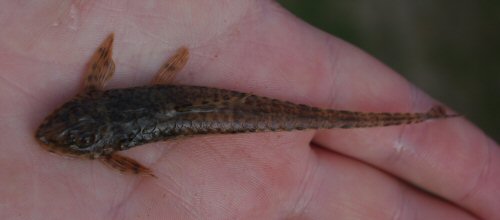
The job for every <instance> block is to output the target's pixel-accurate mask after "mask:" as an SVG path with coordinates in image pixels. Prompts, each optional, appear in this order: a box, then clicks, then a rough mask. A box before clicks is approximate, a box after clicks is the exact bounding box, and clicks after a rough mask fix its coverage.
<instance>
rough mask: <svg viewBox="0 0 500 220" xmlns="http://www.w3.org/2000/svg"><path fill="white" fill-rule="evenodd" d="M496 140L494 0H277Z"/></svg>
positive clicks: (498, 28) (499, 63) (498, 51)
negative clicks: (369, 55)
mask: <svg viewBox="0 0 500 220" xmlns="http://www.w3.org/2000/svg"><path fill="white" fill-rule="evenodd" d="M278 2H279V3H281V4H282V5H283V6H284V7H285V8H287V9H289V10H290V11H291V12H292V13H294V14H295V15H297V16H298V17H300V18H302V19H303V20H305V21H307V22H309V23H310V24H312V25H314V26H316V27H318V28H320V29H322V30H324V31H326V32H329V33H331V34H333V35H335V36H337V37H340V38H342V39H344V40H346V41H349V42H351V43H352V44H354V45H356V46H358V47H360V48H362V49H363V50H365V51H367V52H368V53H370V54H372V55H373V56H375V57H377V58H378V59H379V60H381V61H382V62H384V63H385V64H387V65H389V66H390V67H392V68H393V69H395V70H396V71H397V72H399V73H401V74H403V75H404V77H406V78H407V79H408V80H409V81H411V82H413V83H414V84H416V85H417V86H418V87H420V88H421V89H423V90H424V91H426V92H427V93H429V94H430V95H431V96H433V97H434V98H436V99H438V100H440V101H442V102H444V103H446V104H447V105H448V106H450V107H452V108H453V109H455V110H456V111H458V112H460V113H461V114H464V115H465V116H466V117H467V118H468V119H469V120H471V121H473V122H474V123H475V124H476V125H478V126H479V127H480V128H481V129H483V130H484V131H485V132H486V133H487V134H488V135H490V136H491V137H493V138H494V139H495V140H496V141H497V142H500V1H488V0H476V1H436V0H420V1H414V0H387V1H373V0H344V1H333V0H315V1H304V0H286V1H285V0H279V1H278Z"/></svg>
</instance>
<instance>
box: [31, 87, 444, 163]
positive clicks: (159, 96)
mask: <svg viewBox="0 0 500 220" xmlns="http://www.w3.org/2000/svg"><path fill="white" fill-rule="evenodd" d="M445 117H449V116H448V115H446V114H445V113H444V111H443V110H442V109H441V108H436V109H433V110H431V111H429V112H427V113H361V112H351V111H336V110H328V109H319V108H314V107H310V106H306V105H297V104H293V103H290V102H285V101H280V100H276V99H270V98H265V97H259V96H255V95H249V94H246V93H240V92H234V91H229V90H222V89H214V88H206V87H196V86H174V85H155V86H144V87H135V88H126V89H113V90H107V91H91V92H88V93H84V94H81V95H79V96H77V97H76V98H75V99H73V100H72V101H70V102H68V103H66V104H64V105H63V106H62V107H61V108H59V109H58V110H57V111H56V112H54V113H53V114H52V115H50V116H49V117H48V118H47V119H46V120H45V122H44V123H43V124H42V125H41V126H40V128H39V130H38V131H37V134H36V137H37V138H38V139H39V140H40V141H41V142H42V143H44V144H46V145H53V146H59V148H62V149H64V150H63V151H64V152H65V153H71V154H76V155H90V156H91V157H93V158H97V157H99V156H100V155H102V154H107V153H109V152H113V151H120V150H126V149H129V148H131V147H134V146H137V145H141V144H145V143H150V142H155V141H162V140H168V139H171V138H175V137H178V136H192V135H199V134H225V133H244V132H258V131H291V130H302V129H319V128H355V127H375V126H389V125H399V124H410V123H416V122H421V121H424V120H427V119H431V118H445Z"/></svg>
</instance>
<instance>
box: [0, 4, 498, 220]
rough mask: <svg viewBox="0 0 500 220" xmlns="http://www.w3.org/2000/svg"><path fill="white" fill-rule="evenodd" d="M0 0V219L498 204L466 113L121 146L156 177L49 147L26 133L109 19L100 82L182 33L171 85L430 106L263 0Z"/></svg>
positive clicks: (127, 80) (472, 208) (150, 63)
mask: <svg viewBox="0 0 500 220" xmlns="http://www.w3.org/2000/svg"><path fill="white" fill-rule="evenodd" d="M0 4H2V5H0V8H1V9H0V10H2V12H1V13H0V15H2V16H0V17H2V19H0V22H2V23H1V24H2V27H3V28H2V32H0V51H1V53H0V67H2V68H1V69H2V74H1V75H0V76H1V78H0V85H1V86H0V120H1V121H2V127H1V129H2V130H1V132H0V140H1V142H0V146H1V148H2V150H3V151H2V153H1V154H0V166H2V167H4V169H2V170H1V171H0V182H1V183H2V187H0V204H1V205H0V219H12V218H16V217H17V218H19V219H25V218H40V219H68V218H71V219H111V218H116V219H125V218H172V219H179V218H183V219H204V218H208V219H215V218H217V219H234V218H237V217H238V218H244V219H284V218H289V219H294V218H295V219H331V218H332V217H335V218H336V219H409V218H415V219H477V218H484V219H493V218H495V217H496V216H500V213H499V212H500V211H498V209H497V207H500V199H499V198H500V197H499V195H500V192H499V190H498V189H499V188H498V186H499V185H500V169H499V168H498V167H500V166H499V165H500V152H499V148H498V146H497V144H496V143H494V142H493V141H492V140H490V139H489V138H488V137H485V136H484V135H483V133H482V132H481V131H479V130H478V129H477V128H475V127H474V126H472V125H471V124H470V123H468V122H467V121H466V120H465V119H463V118H458V119H457V118H454V119H447V120H438V121H432V122H425V123H421V124H416V125H409V126H396V127H384V128H366V129H348V130H341V129H332V130H322V131H297V132H278V133H255V134H237V135H211V136H204V137H193V138H186V139H180V140H174V141H168V142H163V143H155V144H149V145H145V146H141V147H137V148H134V149H131V150H130V151H127V152H125V153H124V154H126V155H127V156H130V157H132V158H135V159H137V160H139V161H141V163H143V164H145V165H148V166H149V167H151V168H152V169H153V171H154V172H155V175H157V176H158V178H157V179H155V178H150V177H143V176H132V175H122V174H120V173H117V172H115V171H114V170H111V169H108V168H107V167H104V166H103V165H102V164H101V163H99V162H97V161H88V160H78V159H68V158H64V157H60V156H58V155H53V154H49V153H48V152H46V151H44V150H43V149H42V148H41V147H40V146H38V144H37V143H36V141H35V139H34V137H33V135H34V131H35V129H36V127H37V126H38V124H39V123H40V122H41V121H42V120H43V118H44V117H45V116H46V115H47V114H49V113H50V112H51V111H52V110H54V109H55V107H57V106H58V105H60V104H61V103H63V102H65V101H67V100H68V99H70V98H71V97H72V96H74V95H75V94H76V92H78V91H79V90H80V89H81V82H82V79H83V72H84V68H85V63H86V62H87V61H88V59H89V58H90V55H91V54H92V53H93V52H94V50H95V48H96V47H97V46H98V45H99V43H100V42H101V41H102V40H103V39H104V38H105V37H106V36H107V35H108V34H109V33H110V32H115V44H114V59H115V61H116V70H117V72H116V74H115V76H114V78H113V80H112V81H111V83H110V85H109V86H110V87H115V88H116V87H129V86H136V85H144V84H147V83H149V81H150V80H151V79H152V78H153V75H154V73H155V72H156V70H157V69H158V68H159V67H160V65H161V64H162V63H163V62H164V61H165V60H166V59H167V58H168V57H169V56H170V55H171V54H172V53H173V52H174V51H175V50H176V49H177V48H178V47H180V46H182V45H185V46H187V47H189V48H190V50H191V59H190V61H189V62H188V65H187V66H186V68H185V69H184V70H183V71H182V72H181V73H180V74H179V75H178V76H177V80H176V83H179V84H188V85H203V86H210V87H216V88H223V89H232V90H237V91H242V92H250V93H253V94H256V95H262V96H268V97H273V98H278V99H282V100H288V101H293V102H296V103H303V104H308V105H313V106H318V107H325V108H335V109H348V110H355V111H384V112H386V111H392V112H421V111H426V110H427V109H428V108H429V107H431V106H432V105H433V104H435V103H434V101H432V99H430V98H429V97H427V96H426V95H425V94H423V93H422V92H421V91H419V90H418V89H416V88H415V87H413V86H411V85H410V84H409V83H408V82H407V81H405V80H404V79H402V78H401V77H400V76H399V75H397V74H396V73H394V72H393V71H392V70H390V69H389V68H387V67H385V66H384V65H383V64H380V63H379V62H378V61H376V60H375V59H374V58H372V57H370V56H368V55H366V54H364V53H363V52H361V51H360V50H358V49H356V48H354V47H352V46H351V45H349V44H347V43H345V42H343V41H341V40H339V39H336V38H334V37H332V36H329V35H327V34H325V33H323V32H321V31H318V30H317V29H315V28H313V27H310V26H309V25H307V24H305V23H304V22H302V21H300V20H298V19H296V18H294V17H293V16H292V15H290V14H289V13H288V12H286V11H285V10H284V9H282V8H281V7H279V6H278V5H277V4H276V3H274V2H272V1H262V0H261V1H230V2H222V1H216V0H213V1H203V2H196V3H195V2H194V1H193V2H192V1H153V2H148V3H144V2H138V1H131V2H127V3H125V2H109V1H90V2H85V3H76V2H74V3H73V2H63V3H61V2H58V1H47V2H45V3H43V4H41V5H34V4H32V5H21V4H19V3H14V2H7V1H6V2H2V3H0ZM21 15H22V16H21Z"/></svg>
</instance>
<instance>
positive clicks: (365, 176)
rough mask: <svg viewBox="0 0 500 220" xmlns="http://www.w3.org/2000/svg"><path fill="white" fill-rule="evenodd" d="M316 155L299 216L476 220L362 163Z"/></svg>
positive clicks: (324, 153)
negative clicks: (314, 166)
mask: <svg viewBox="0 0 500 220" xmlns="http://www.w3.org/2000/svg"><path fill="white" fill-rule="evenodd" d="M314 151H315V154H316V155H317V158H318V161H317V167H316V168H315V169H314V174H311V175H310V177H312V178H311V179H310V180H311V181H310V182H309V185H308V187H307V188H306V189H304V193H303V194H302V195H303V196H302V198H300V200H299V201H298V202H297V204H298V206H296V215H295V216H299V217H301V218H306V219H332V218H333V217H335V219H476V218H475V217H474V216H471V215H470V214H469V213H467V212H466V211H464V210H462V209H460V208H458V207H456V206H453V205H451V204H449V203H448V202H446V201H443V200H441V199H439V198H436V197H433V196H431V195H429V194H427V193H424V192H422V191H420V190H417V189H415V188H413V187H411V186H408V185H407V184H405V183H402V182H401V181H399V180H397V179H395V178H394V177H392V176H390V175H388V174H386V173H384V172H381V171H379V170H377V169H374V168H373V167H371V166H368V165H366V164H363V163H362V162H359V161H356V160H352V159H349V158H346V157H343V156H340V155H337V154H333V153H331V152H327V151H326V150H324V149H318V148H316V149H314ZM295 216H294V217H295Z"/></svg>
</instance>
